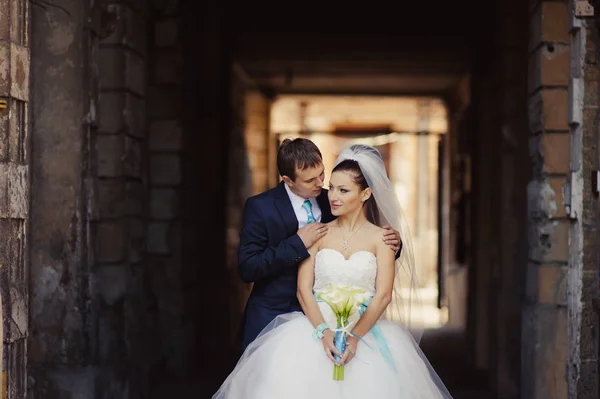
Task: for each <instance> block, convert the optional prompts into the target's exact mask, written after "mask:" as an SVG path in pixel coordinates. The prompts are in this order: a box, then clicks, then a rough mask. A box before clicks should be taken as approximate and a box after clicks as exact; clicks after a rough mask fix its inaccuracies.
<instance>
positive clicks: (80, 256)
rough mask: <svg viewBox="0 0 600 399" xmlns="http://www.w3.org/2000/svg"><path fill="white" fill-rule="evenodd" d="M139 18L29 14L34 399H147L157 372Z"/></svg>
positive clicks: (63, 10) (65, 7) (100, 7)
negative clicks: (73, 398) (70, 398)
mask: <svg viewBox="0 0 600 399" xmlns="http://www.w3.org/2000/svg"><path fill="white" fill-rule="evenodd" d="M147 12H148V10H147V9H146V8H145V2H144V1H137V2H132V3H122V2H108V1H102V2H95V3H93V5H92V4H91V3H89V4H88V3H86V2H77V1H70V0H62V1H57V2H53V3H52V5H48V6H47V7H46V6H44V5H43V4H41V3H34V5H33V26H34V29H33V32H32V38H33V39H32V40H33V43H34V46H33V47H34V51H33V54H32V66H33V71H34V79H33V86H32V93H33V118H32V119H33V121H32V126H33V151H34V153H35V156H34V157H33V161H32V170H33V178H32V211H33V213H32V220H31V229H32V235H31V242H32V244H33V246H32V260H31V282H30V286H29V288H30V296H31V303H32V311H31V313H30V322H31V334H30V338H29V346H30V348H31V350H30V356H29V374H30V384H29V385H30V386H29V388H30V393H29V394H30V397H31V398H49V399H51V398H63V397H66V396H65V395H75V394H77V395H84V396H86V397H96V398H115V399H117V398H129V397H136V396H137V395H144V394H145V393H144V392H147V389H148V379H147V375H148V372H149V369H150V367H151V366H152V365H153V364H154V363H156V359H155V358H156V354H155V352H154V351H153V350H152V348H156V347H157V345H156V343H155V336H154V333H155V331H156V329H155V328H154V321H153V318H152V316H153V313H152V311H151V309H152V300H151V295H149V292H148V290H147V282H146V277H147V272H146V268H145V264H144V263H145V256H146V255H145V252H146V239H145V230H146V229H145V224H146V219H147V211H146V204H147V200H146V198H147V190H146V187H147V184H146V166H145V165H146V159H145V156H144V154H145V147H146V145H147V142H146V136H147V134H146V123H145V112H146V111H145V108H146V106H145V98H146V79H145V76H146V70H145V68H146V67H145V63H146V58H147V48H146V19H147ZM90 21H91V22H90ZM149 348H150V349H149ZM19 397H22V396H19Z"/></svg>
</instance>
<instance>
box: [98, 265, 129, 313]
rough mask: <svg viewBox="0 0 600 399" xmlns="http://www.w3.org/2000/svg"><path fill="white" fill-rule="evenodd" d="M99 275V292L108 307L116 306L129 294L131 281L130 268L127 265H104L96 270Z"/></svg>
mask: <svg viewBox="0 0 600 399" xmlns="http://www.w3.org/2000/svg"><path fill="white" fill-rule="evenodd" d="M96 274H97V275H98V291H99V292H100V296H101V297H102V300H103V301H104V302H105V303H106V304H107V305H110V306H112V305H115V304H116V303H117V302H119V301H120V300H121V299H123V297H124V296H125V294H126V293H127V283H128V280H129V272H128V268H127V266H125V265H116V266H115V265H104V266H99V267H98V268H97V269H96Z"/></svg>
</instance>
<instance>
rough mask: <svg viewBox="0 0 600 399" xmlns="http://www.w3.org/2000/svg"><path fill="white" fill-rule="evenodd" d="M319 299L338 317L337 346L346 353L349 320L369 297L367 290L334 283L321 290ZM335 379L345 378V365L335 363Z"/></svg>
mask: <svg viewBox="0 0 600 399" xmlns="http://www.w3.org/2000/svg"><path fill="white" fill-rule="evenodd" d="M317 299H321V300H323V302H325V303H326V304H327V305H329V307H330V308H331V310H333V313H334V314H335V317H336V319H337V328H336V329H334V330H332V331H335V341H334V343H335V347H336V349H337V350H338V351H339V352H340V353H341V354H344V351H345V349H346V337H347V335H348V334H351V332H350V331H351V330H350V326H351V324H352V323H350V322H349V320H348V319H349V318H350V315H351V314H352V312H353V311H354V310H357V309H358V307H359V306H360V305H361V304H362V303H363V302H364V301H365V300H367V299H368V295H367V292H366V291H365V290H363V289H360V288H356V287H354V286H351V285H334V284H331V285H330V287H329V288H328V289H327V290H325V291H321V292H320V293H319V294H318V297H317ZM334 358H335V360H336V361H339V360H340V359H341V358H340V356H338V355H334ZM333 379H334V380H336V381H341V380H343V379H344V366H343V365H340V366H338V365H334V366H333Z"/></svg>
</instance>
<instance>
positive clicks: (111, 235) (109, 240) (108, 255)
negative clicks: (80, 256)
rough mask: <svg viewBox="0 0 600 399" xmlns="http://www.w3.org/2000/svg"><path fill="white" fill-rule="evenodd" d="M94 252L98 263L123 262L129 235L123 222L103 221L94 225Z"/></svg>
mask: <svg viewBox="0 0 600 399" xmlns="http://www.w3.org/2000/svg"><path fill="white" fill-rule="evenodd" d="M94 232H95V236H94V241H95V246H94V252H95V257H96V261H97V262H98V263H116V262H123V261H124V260H125V258H126V256H125V255H126V247H127V239H126V238H127V234H126V230H125V225H124V222H123V221H103V222H98V223H96V224H95V225H94Z"/></svg>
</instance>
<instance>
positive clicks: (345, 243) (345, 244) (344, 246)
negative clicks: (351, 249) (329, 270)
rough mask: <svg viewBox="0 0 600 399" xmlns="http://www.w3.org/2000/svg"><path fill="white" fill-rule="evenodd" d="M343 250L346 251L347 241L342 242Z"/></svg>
mask: <svg viewBox="0 0 600 399" xmlns="http://www.w3.org/2000/svg"><path fill="white" fill-rule="evenodd" d="M342 248H343V249H344V250H346V249H348V240H344V244H343V245H342Z"/></svg>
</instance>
